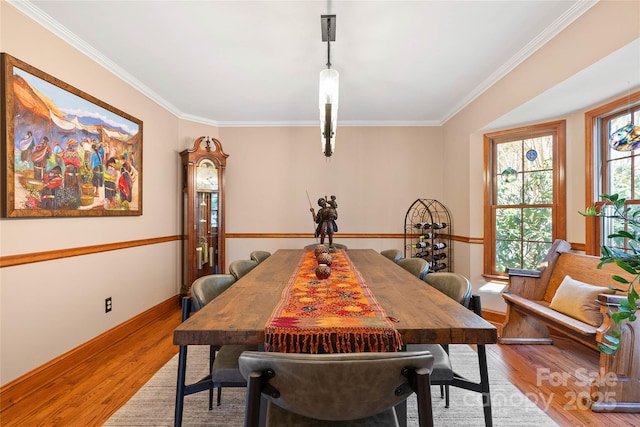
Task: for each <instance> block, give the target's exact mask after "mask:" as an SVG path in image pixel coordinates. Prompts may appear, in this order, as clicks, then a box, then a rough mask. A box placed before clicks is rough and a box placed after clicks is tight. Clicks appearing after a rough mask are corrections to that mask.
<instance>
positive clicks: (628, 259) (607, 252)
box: [581, 194, 640, 354]
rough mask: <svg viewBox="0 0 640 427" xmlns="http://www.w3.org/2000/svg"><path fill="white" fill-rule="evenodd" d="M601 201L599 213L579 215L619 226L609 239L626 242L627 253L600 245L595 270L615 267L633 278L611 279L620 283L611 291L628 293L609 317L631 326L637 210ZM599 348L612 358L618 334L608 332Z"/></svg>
mask: <svg viewBox="0 0 640 427" xmlns="http://www.w3.org/2000/svg"><path fill="white" fill-rule="evenodd" d="M600 197H601V198H602V200H604V202H605V206H603V207H602V208H601V209H600V210H598V208H597V207H596V206H592V207H589V208H588V209H587V210H586V211H585V212H581V214H582V215H584V216H598V217H603V218H612V219H613V220H614V221H615V223H617V224H621V225H622V227H621V228H620V229H619V230H616V231H615V232H614V233H613V234H610V235H609V236H608V237H609V238H612V239H616V238H618V239H626V241H627V244H626V246H627V248H628V249H620V248H617V247H613V246H606V245H603V246H602V256H601V258H600V260H601V262H600V264H599V265H598V268H601V267H602V266H603V265H605V264H609V263H614V264H616V265H617V266H618V267H620V268H621V269H622V270H624V271H626V272H627V273H629V274H631V275H632V276H633V279H632V280H631V281H629V280H627V279H625V278H624V277H621V276H618V275H613V276H612V279H613V280H615V281H616V282H618V283H620V285H621V287H620V288H614V287H611V288H612V289H615V290H617V291H622V292H626V293H627V298H626V299H621V301H620V307H619V309H618V311H616V312H615V313H613V314H612V315H611V318H612V319H613V321H614V323H615V324H616V325H617V326H619V325H620V323H621V322H623V321H624V320H628V321H629V322H633V321H635V320H636V318H637V316H636V313H637V311H638V303H639V300H640V296H639V295H638V291H637V289H636V287H637V286H638V278H639V277H640V209H632V208H631V207H629V206H628V205H626V204H625V203H626V199H625V198H622V197H619V195H618V194H612V195H608V194H603V195H601V196H600ZM607 206H609V207H607ZM598 348H599V349H600V351H601V352H603V353H606V354H613V353H615V352H616V351H618V349H619V348H620V332H619V331H618V330H615V329H613V330H611V332H610V334H607V335H605V337H604V340H603V342H602V344H600V345H599V346H598Z"/></svg>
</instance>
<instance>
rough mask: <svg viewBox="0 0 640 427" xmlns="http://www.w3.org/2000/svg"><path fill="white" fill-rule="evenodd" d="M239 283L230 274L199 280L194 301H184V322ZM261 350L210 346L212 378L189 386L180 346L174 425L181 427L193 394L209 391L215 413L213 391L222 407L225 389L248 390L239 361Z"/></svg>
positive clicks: (193, 290) (184, 350)
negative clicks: (246, 353) (186, 403)
mask: <svg viewBox="0 0 640 427" xmlns="http://www.w3.org/2000/svg"><path fill="white" fill-rule="evenodd" d="M235 281H236V279H235V277H234V276H232V275H231V274H211V275H207V276H203V277H200V278H198V279H196V280H195V281H194V282H193V284H192V285H191V297H183V298H182V321H183V322H184V321H186V320H187V319H188V318H189V316H190V315H191V313H193V312H195V311H198V310H200V309H201V308H202V307H204V306H205V305H206V304H208V303H209V302H211V301H213V300H214V299H215V298H216V297H217V296H219V295H220V294H222V293H223V292H224V291H225V290H227V289H228V288H229V287H230V286H231V285H233V284H234V283H235ZM246 350H258V346H253V345H223V346H217V345H212V346H209V374H208V375H206V376H205V377H203V378H202V379H200V380H199V381H197V382H195V383H192V384H186V370H187V346H180V351H179V354H178V380H177V386H176V406H175V419H174V425H175V426H176V427H179V426H181V425H182V413H183V411H184V397H185V396H188V395H190V394H194V393H199V392H201V391H205V390H209V409H210V410H211V409H213V389H214V388H217V389H218V393H217V402H216V404H217V405H218V406H219V405H220V402H221V396H222V387H245V386H246V381H245V379H244V377H243V376H242V374H240V370H239V368H238V357H239V356H240V354H241V353H242V352H243V351H246Z"/></svg>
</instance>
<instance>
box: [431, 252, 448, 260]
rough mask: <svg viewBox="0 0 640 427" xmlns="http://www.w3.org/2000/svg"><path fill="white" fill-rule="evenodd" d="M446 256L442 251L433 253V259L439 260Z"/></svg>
mask: <svg viewBox="0 0 640 427" xmlns="http://www.w3.org/2000/svg"><path fill="white" fill-rule="evenodd" d="M446 257H447V254H444V253H439V254H433V260H434V261H439V260H441V259H445V258H446Z"/></svg>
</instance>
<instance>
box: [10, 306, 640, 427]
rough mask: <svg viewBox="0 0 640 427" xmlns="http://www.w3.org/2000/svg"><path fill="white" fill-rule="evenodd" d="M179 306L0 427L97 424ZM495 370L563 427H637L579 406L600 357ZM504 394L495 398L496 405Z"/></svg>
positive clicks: (163, 340) (493, 349)
mask: <svg viewBox="0 0 640 427" xmlns="http://www.w3.org/2000/svg"><path fill="white" fill-rule="evenodd" d="M179 323H180V309H179V307H177V306H176V309H175V312H173V313H170V314H168V315H167V316H165V317H164V318H162V319H159V321H157V322H156V323H153V324H151V325H149V326H147V327H145V328H143V329H140V330H139V331H137V332H136V333H134V334H131V335H130V336H129V337H127V338H125V339H124V340H122V341H120V342H118V343H114V344H113V346H112V347H111V348H109V349H107V350H105V351H104V352H102V353H100V354H96V355H95V357H93V358H92V359H91V360H88V361H87V363H86V364H84V365H83V366H80V367H78V368H77V369H75V370H74V371H72V372H69V373H68V374H67V375H65V376H64V378H62V379H61V380H59V381H57V382H55V383H52V384H46V385H44V386H43V387H42V388H41V389H39V390H36V391H34V392H33V393H32V394H30V395H29V396H28V397H26V398H24V399H22V400H21V401H19V402H18V403H16V404H14V405H13V406H11V407H9V408H1V411H0V425H2V426H6V427H9V426H64V427H70V426H82V427H86V426H100V425H102V424H103V423H104V422H105V421H106V420H107V419H108V418H109V416H110V415H111V414H112V413H114V412H115V411H116V410H117V409H118V408H119V407H120V406H122V405H123V404H124V403H125V402H126V401H127V400H129V398H131V396H133V394H134V393H135V392H136V391H137V390H138V389H139V388H140V387H141V386H142V385H144V383H145V382H146V381H147V380H148V379H149V378H150V377H151V376H152V375H153V374H154V373H155V372H156V371H157V370H158V369H159V368H160V367H161V366H163V365H164V364H165V363H166V362H167V361H168V360H169V359H171V357H172V356H173V355H175V354H176V353H177V350H178V349H177V347H175V346H174V345H173V344H172V331H173V329H174V328H175V327H176V326H177V325H178V324H179ZM487 353H488V360H489V363H490V364H491V365H492V366H493V367H495V368H496V369H498V370H500V372H502V374H503V375H504V376H505V377H507V378H508V379H509V380H510V381H511V382H512V383H513V384H515V385H516V386H517V387H518V388H519V389H520V390H522V392H523V393H525V394H526V395H527V396H528V397H529V398H530V399H531V400H533V401H534V402H536V404H537V405H538V406H539V407H540V408H542V409H543V410H545V411H546V412H547V414H548V415H549V416H550V417H551V418H553V419H554V420H555V421H556V422H557V423H558V424H559V425H561V426H607V425H608V426H616V427H622V426H638V425H640V414H597V413H593V412H591V411H590V410H589V409H586V408H584V407H583V406H582V404H581V400H580V397H581V396H582V395H583V394H584V393H587V392H588V390H589V385H588V383H589V381H588V377H589V375H592V374H593V373H594V372H595V370H596V369H597V366H598V354H597V353H596V352H594V351H591V350H588V349H586V348H585V347H583V346H579V345H577V344H574V343H572V342H569V341H565V340H562V339H557V340H556V344H555V345H552V346H500V345H491V346H488V351H487ZM508 398H509V396H497V395H495V394H493V395H492V399H493V401H494V404H497V403H498V401H499V400H500V399H508Z"/></svg>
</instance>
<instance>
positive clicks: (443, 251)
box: [404, 199, 453, 273]
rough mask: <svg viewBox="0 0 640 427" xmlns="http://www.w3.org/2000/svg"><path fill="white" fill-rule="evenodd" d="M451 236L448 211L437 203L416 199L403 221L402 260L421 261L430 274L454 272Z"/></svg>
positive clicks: (450, 222)
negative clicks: (423, 261)
mask: <svg viewBox="0 0 640 427" xmlns="http://www.w3.org/2000/svg"><path fill="white" fill-rule="evenodd" d="M452 234H453V222H452V220H451V215H450V214H449V210H448V209H447V208H446V207H445V206H444V205H443V204H442V203H440V202H438V201H437V200H433V199H418V200H416V201H415V202H413V204H412V205H411V206H410V207H409V209H408V210H407V214H406V215H405V218H404V256H405V258H416V257H418V258H424V260H425V261H427V262H428V263H429V272H430V273H433V272H436V271H453V247H452V244H451V236H452Z"/></svg>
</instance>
